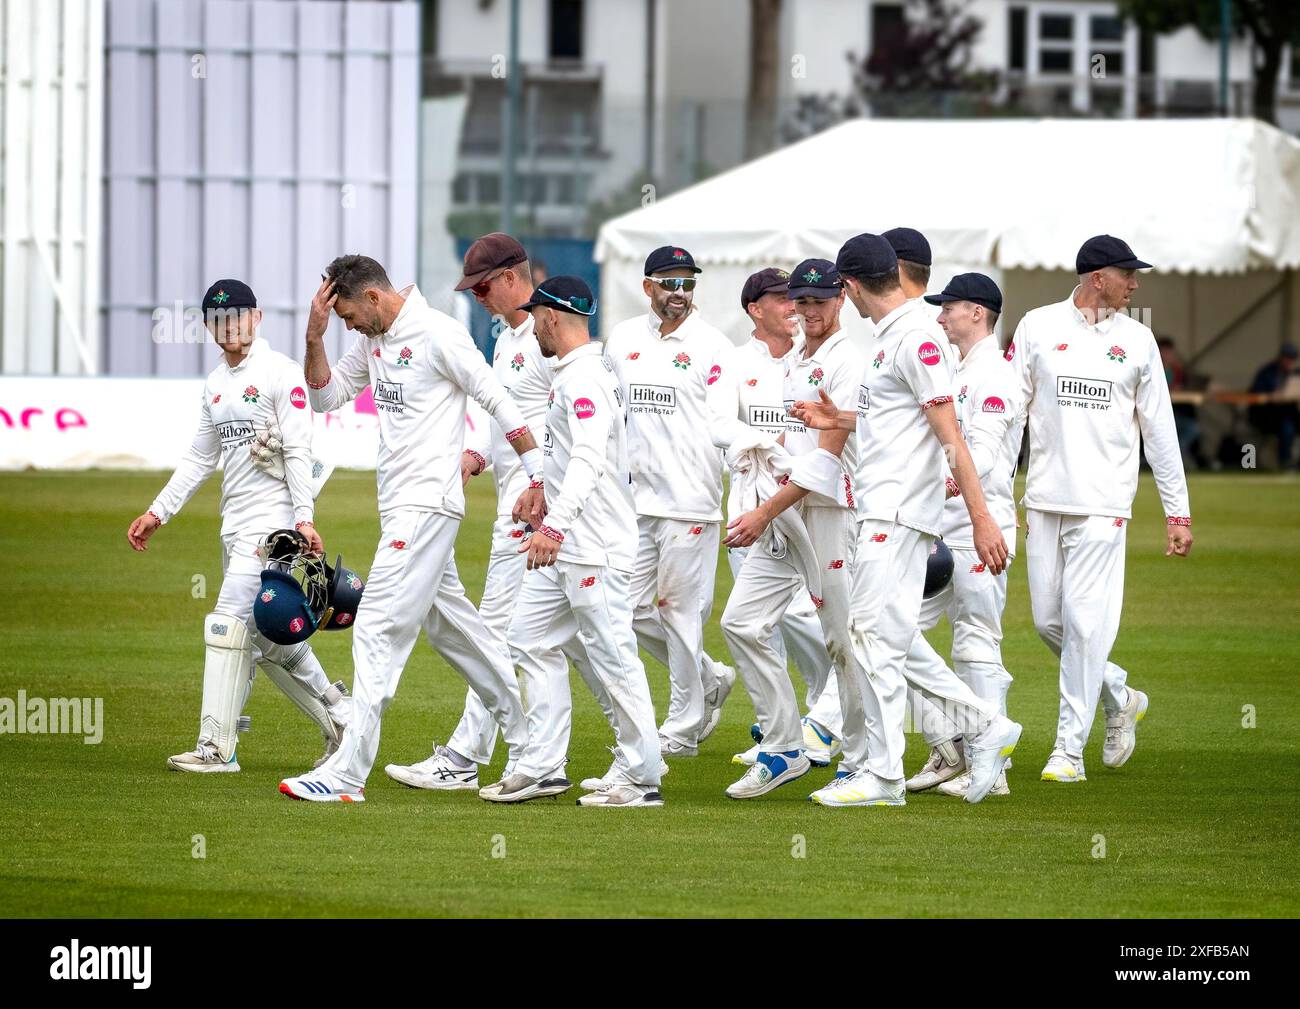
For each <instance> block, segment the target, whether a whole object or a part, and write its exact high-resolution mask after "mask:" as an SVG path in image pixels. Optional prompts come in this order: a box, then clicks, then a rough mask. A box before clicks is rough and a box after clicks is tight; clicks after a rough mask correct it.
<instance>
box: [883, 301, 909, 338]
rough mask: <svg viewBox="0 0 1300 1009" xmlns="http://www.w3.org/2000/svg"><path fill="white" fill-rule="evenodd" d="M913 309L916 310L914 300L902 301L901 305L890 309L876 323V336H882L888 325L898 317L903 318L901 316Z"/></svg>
mask: <svg viewBox="0 0 1300 1009" xmlns="http://www.w3.org/2000/svg"><path fill="white" fill-rule="evenodd" d="M914 311H916V302H915V301H905V302H903V303H902V304H901V305H899V306H898V307H897V308H895V309H894V310H893V311H891V312H890V313H889V314H888V315H886V316H885V317H884V318H883V319H881V320H880V321H879V322H878V323H876V336H884V335H885V331H886V330H887V329H889V327H890V326H892V325H893V324H894V323H896V322H897V321H898V320H899V319H901V318H903V316H905V315H907V314H909V313H911V312H914Z"/></svg>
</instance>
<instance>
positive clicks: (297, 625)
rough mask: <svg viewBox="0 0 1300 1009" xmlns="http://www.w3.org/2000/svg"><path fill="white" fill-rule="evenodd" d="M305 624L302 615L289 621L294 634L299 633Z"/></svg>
mask: <svg viewBox="0 0 1300 1009" xmlns="http://www.w3.org/2000/svg"><path fill="white" fill-rule="evenodd" d="M303 626H304V624H303V622H302V617H294V618H293V619H292V620H290V621H289V630H291V631H292V632H293V633H294V634H297V633H298V632H299V631H300V630H302V629H303Z"/></svg>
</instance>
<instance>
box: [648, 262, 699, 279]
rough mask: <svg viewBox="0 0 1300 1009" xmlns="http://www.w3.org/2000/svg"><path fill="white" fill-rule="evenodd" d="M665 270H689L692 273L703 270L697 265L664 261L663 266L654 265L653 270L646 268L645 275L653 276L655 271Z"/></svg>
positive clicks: (661, 271)
mask: <svg viewBox="0 0 1300 1009" xmlns="http://www.w3.org/2000/svg"><path fill="white" fill-rule="evenodd" d="M667 270H691V271H692V272H694V273H703V272H704V270H703V269H701V268H700V267H698V266H687V265H686V264H685V263H665V264H664V265H663V266H656V267H655V268H654V269H653V270H647V271H646V276H647V277H653V276H654V275H655V274H656V273H663V272H665V271H667Z"/></svg>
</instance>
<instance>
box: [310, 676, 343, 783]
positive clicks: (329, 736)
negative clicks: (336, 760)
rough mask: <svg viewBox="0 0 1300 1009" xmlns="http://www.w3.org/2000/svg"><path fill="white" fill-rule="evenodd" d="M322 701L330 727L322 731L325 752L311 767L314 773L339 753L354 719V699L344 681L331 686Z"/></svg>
mask: <svg viewBox="0 0 1300 1009" xmlns="http://www.w3.org/2000/svg"><path fill="white" fill-rule="evenodd" d="M322 700H323V701H324V702H325V714H327V715H328V716H329V720H330V727H329V729H328V730H325V729H322V730H321V735H322V736H323V737H324V738H325V752H324V753H322V754H321V755H320V757H319V758H317V760H316V763H314V764H312V765H311V769H312V770H313V771H315V770H316V769H318V768H319V767H320V766H321V764H323V763H325V761H327V760H329V759H330V757H332V756H334V754H335V753H337V752H338V748H339V745H340V744H341V743H342V742H343V732H344V730H345V729H347V727H348V722H349V720H350V719H351V718H352V698H351V697H349V696H348V688H347V684H345V683H344V682H343V681H342V680H337V681H335V682H334V683H332V684H330V686H329V687H327V688H326V690H325V696H324V697H323V698H322Z"/></svg>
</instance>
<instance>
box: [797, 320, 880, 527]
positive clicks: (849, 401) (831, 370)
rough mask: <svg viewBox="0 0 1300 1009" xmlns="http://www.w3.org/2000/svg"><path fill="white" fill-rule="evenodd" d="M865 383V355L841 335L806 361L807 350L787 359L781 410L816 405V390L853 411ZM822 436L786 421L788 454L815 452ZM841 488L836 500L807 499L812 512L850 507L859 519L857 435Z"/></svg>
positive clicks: (847, 451)
mask: <svg viewBox="0 0 1300 1009" xmlns="http://www.w3.org/2000/svg"><path fill="white" fill-rule="evenodd" d="M861 382H862V355H861V354H859V353H858V351H857V349H856V348H855V347H854V346H853V344H852V343H850V342H849V338H848V337H847V336H845V334H844V331H843V330H840V331H838V332H836V333H834V334H832V335H831V336H830V337H829V338H828V339H827V340H825V341H823V343H822V344H821V346H820V347H818V348H817V350H816V352H815V353H814V354H812V355H811V356H808V348H807V347H806V346H805V347H803V348H801V349H800V350H799V352H798V353H795V354H792V355H791V356H790V357H788V358H787V359H786V367H785V383H784V395H783V402H782V405H783V406H784V407H785V408H786V409H787V410H788V409H789V408H790V407H792V406H794V404H795V402H796V401H797V400H809V401H813V402H816V401H817V400H818V395H817V390H818V389H825V390H826V394H827V395H828V396H830V398H831V400H832V401H834V403H835V405H836V407H838V408H839V409H841V410H852V409H853V408H854V407H855V406H856V405H857V402H858V386H859V385H860V384H861ZM819 434H820V432H818V431H815V430H813V431H810V430H808V429H807V428H806V427H804V426H803V424H801V423H800V422H799V421H797V420H795V418H794V417H791V416H789V414H787V415H786V418H785V449H786V451H787V452H789V453H790V454H791V455H805V454H807V453H809V452H815V451H816V450H817V440H818V437H819ZM840 470H841V473H840V489H839V491H838V493H837V494H836V495H835V497H833V498H831V497H827V496H826V495H824V494H819V493H817V492H816V491H811V492H810V493H809V494H808V496H807V497H805V498H804V499H803V504H804V505H805V506H806V507H809V508H848V509H849V510H850V511H856V512H858V514H861V508H862V493H863V484H862V460H861V450H860V447H859V439H858V434H857V432H856V431H852V432H850V433H849V437H848V440H846V441H845V442H844V451H843V452H841V453H840Z"/></svg>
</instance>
